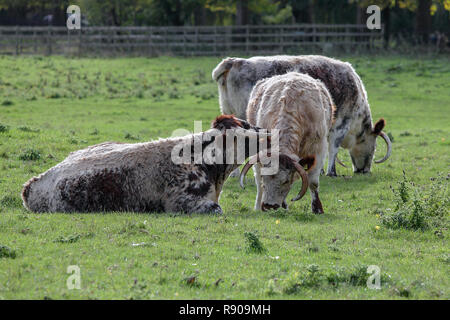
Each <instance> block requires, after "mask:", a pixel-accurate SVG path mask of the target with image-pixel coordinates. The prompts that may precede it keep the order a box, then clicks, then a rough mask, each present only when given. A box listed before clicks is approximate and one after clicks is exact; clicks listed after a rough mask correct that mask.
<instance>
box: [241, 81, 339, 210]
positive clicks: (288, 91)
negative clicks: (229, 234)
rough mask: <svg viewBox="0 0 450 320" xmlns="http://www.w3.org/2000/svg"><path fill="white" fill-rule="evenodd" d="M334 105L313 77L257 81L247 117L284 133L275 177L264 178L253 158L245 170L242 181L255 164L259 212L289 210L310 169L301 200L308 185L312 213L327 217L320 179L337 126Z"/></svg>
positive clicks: (254, 123)
mask: <svg viewBox="0 0 450 320" xmlns="http://www.w3.org/2000/svg"><path fill="white" fill-rule="evenodd" d="M334 111H335V106H334V104H333V100H332V99H331V96H330V94H329V92H328V90H327V88H326V87H325V85H324V84H323V83H322V82H321V81H319V80H315V79H313V78H311V77H310V76H308V75H306V74H302V73H297V72H289V73H286V74H284V75H280V76H274V77H271V78H267V79H264V80H260V81H258V83H257V84H256V85H255V87H254V89H253V91H252V93H251V95H250V101H249V104H248V108H247V119H248V121H249V122H250V124H252V125H257V126H259V127H262V128H266V129H269V130H270V131H274V129H277V130H278V133H279V152H280V158H279V171H278V173H276V174H274V175H262V176H261V164H260V163H255V162H257V157H258V155H256V156H253V157H252V158H250V160H249V162H248V163H247V164H246V165H245V166H244V169H243V170H242V173H241V186H242V187H243V178H244V176H245V174H246V173H247V171H248V170H249V168H250V167H251V166H252V164H253V163H255V180H256V187H257V196H256V202H255V209H256V210H263V211H266V210H269V209H277V208H279V207H283V208H287V204H286V201H285V199H286V196H287V195H288V193H289V190H290V189H291V185H292V183H293V182H294V180H295V178H296V177H297V176H298V174H297V173H300V176H302V178H303V174H304V169H303V167H306V166H308V172H307V179H303V180H306V181H307V182H308V184H303V188H302V189H301V191H300V193H299V194H298V196H297V197H295V198H294V199H293V201H295V200H299V199H301V198H302V197H303V195H304V194H305V192H306V189H307V187H308V185H309V189H310V192H311V209H312V211H313V212H314V213H323V207H322V203H321V202H320V199H319V175H320V170H321V168H322V167H323V163H324V159H325V156H326V152H327V147H328V141H327V140H328V132H329V130H330V128H331V125H332V122H333V114H334Z"/></svg>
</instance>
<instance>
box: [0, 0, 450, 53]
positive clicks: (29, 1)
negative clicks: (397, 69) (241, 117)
mask: <svg viewBox="0 0 450 320" xmlns="http://www.w3.org/2000/svg"><path fill="white" fill-rule="evenodd" d="M71 4H75V5H78V6H79V7H80V9H81V30H70V31H69V30H67V28H66V20H67V18H68V15H69V14H67V13H66V10H67V7H68V6H69V5H71ZM369 5H378V6H379V7H380V9H381V23H382V29H381V30H377V29H375V30H369V29H368V28H367V27H366V21H367V18H368V17H369V14H367V13H366V9H367V7H368V6H369ZM449 12H450V0H363V1H357V0H333V1H332V0H248V1H246V0H231V1H225V0H120V1H119V0H110V1H103V0H78V1H76V0H72V1H64V0H63V1H61V0H60V1H49V0H47V1H46V0H0V26H1V27H0V52H2V53H9V54H23V53H41V54H54V53H63V54H89V53H91V54H92V53H93V54H127V55H130V54H136V55H151V56H153V55H161V54H165V55H167V54H171V55H223V54H225V53H227V54H231V53H243V54H249V55H250V54H255V53H267V54H268V53H294V52H295V53H311V52H322V53H323V52H325V53H327V52H335V51H345V52H346V53H349V52H354V51H355V50H357V51H369V50H372V51H373V50H380V49H383V50H386V49H389V50H397V51H408V50H410V47H411V46H420V47H423V46H426V47H432V48H433V50H436V51H439V52H440V51H446V50H448V46H449V41H448V38H449V35H450V17H449ZM428 50H429V49H428Z"/></svg>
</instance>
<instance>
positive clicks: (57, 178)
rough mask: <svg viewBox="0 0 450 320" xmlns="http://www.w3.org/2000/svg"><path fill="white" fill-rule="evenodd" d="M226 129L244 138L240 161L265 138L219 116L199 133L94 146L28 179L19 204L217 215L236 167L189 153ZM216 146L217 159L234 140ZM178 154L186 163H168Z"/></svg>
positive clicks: (60, 208)
mask: <svg viewBox="0 0 450 320" xmlns="http://www.w3.org/2000/svg"><path fill="white" fill-rule="evenodd" d="M229 129H233V130H234V129H240V130H239V131H240V132H241V134H242V135H244V137H245V138H243V139H242V140H244V141H245V153H246V154H245V156H246V157H248V156H251V155H253V154H255V153H256V152H257V151H259V150H258V148H259V142H260V141H259V140H256V139H257V138H258V137H263V136H267V134H265V135H264V133H262V132H259V129H258V128H256V127H254V126H251V125H250V124H249V123H248V122H247V121H245V120H240V119H237V118H235V117H233V116H227V115H222V116H219V117H217V118H216V119H215V121H214V122H213V123H212V129H210V130H208V131H206V132H203V133H198V134H193V135H188V136H185V137H180V138H169V139H160V140H157V141H151V142H145V143H134V144H128V143H117V142H105V143H101V144H97V145H94V146H90V147H87V148H86V149H83V150H79V151H75V152H72V153H71V154H70V155H69V156H68V157H67V158H66V159H65V160H64V161H63V162H61V163H59V164H58V165H56V166H54V167H53V168H51V169H49V170H47V171H46V172H44V173H43V174H41V175H39V176H38V177H34V178H32V179H30V180H29V181H28V182H27V183H26V184H25V185H24V188H23V191H22V199H23V204H24V206H25V207H26V208H27V209H29V210H31V211H34V212H99V211H135V212H184V213H193V212H197V213H221V212H222V209H221V208H220V206H219V204H218V201H219V195H220V192H221V190H222V186H223V184H224V182H225V180H226V178H227V177H228V175H229V173H230V172H231V171H232V170H234V169H235V168H236V167H237V166H238V164H237V163H236V164H235V163H232V164H226V161H216V162H210V164H208V163H206V162H205V161H203V158H201V159H200V162H197V161H195V162H194V160H192V159H194V158H192V157H193V156H191V154H192V153H191V152H190V151H192V149H195V148H196V146H198V145H200V150H201V151H202V152H205V150H207V148H208V147H212V146H215V145H216V144H215V143H214V142H215V140H216V138H217V137H219V136H222V138H223V137H224V136H225V135H226V134H227V133H228V132H229ZM249 136H250V137H252V136H253V137H255V140H256V141H257V144H258V147H257V148H256V150H255V151H254V152H253V153H252V154H249V152H250V150H252V149H255V148H249V141H250V140H251V138H249ZM221 140H225V141H223V142H222V144H221V146H222V149H221V150H217V149H214V148H210V149H212V150H213V152H214V151H215V152H216V153H217V154H218V157H220V156H222V157H225V156H226V155H227V153H229V152H230V151H231V150H233V152H234V149H235V148H236V147H237V146H238V144H237V142H236V141H237V140H238V139H236V137H234V138H233V140H231V141H230V142H231V143H228V145H227V142H228V140H227V139H221ZM242 140H241V141H242ZM198 141H200V144H196V142H198ZM218 145H219V144H218ZM219 147H220V145H219ZM185 150H188V151H185ZM184 152H185V153H184ZM183 153H184V155H186V156H187V157H188V158H189V159H188V161H187V163H179V164H177V163H176V162H174V161H173V159H174V155H176V156H177V157H178V156H180V157H182V156H183ZM234 154H237V152H235V153H233V155H234ZM194 156H196V154H195V150H194ZM233 157H234V156H233ZM234 158H235V157H234ZM223 159H225V158H223ZM223 159H222V160H223ZM235 159H236V158H235ZM219 162H221V163H222V164H220V163H219Z"/></svg>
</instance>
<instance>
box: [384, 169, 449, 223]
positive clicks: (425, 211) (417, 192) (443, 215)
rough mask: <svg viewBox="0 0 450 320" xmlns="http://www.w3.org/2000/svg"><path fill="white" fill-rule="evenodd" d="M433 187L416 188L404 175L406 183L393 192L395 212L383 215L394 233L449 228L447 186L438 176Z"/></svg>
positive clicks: (403, 182) (402, 182) (399, 184)
mask: <svg viewBox="0 0 450 320" xmlns="http://www.w3.org/2000/svg"><path fill="white" fill-rule="evenodd" d="M432 181H433V183H432V184H431V186H430V187H424V186H422V187H420V186H416V185H415V184H414V183H413V182H411V181H410V180H408V178H407V177H406V174H405V172H403V180H402V181H400V182H399V183H398V187H397V188H393V187H391V189H392V192H393V193H394V199H395V200H394V201H395V209H394V211H393V212H392V213H383V214H382V215H381V221H382V223H383V224H384V225H385V226H387V227H388V228H391V229H400V228H403V229H411V230H425V229H428V228H430V227H441V226H447V225H448V212H449V210H448V209H449V204H450V200H449V194H448V183H447V182H446V180H445V179H444V178H443V176H442V175H441V176H439V177H437V178H432Z"/></svg>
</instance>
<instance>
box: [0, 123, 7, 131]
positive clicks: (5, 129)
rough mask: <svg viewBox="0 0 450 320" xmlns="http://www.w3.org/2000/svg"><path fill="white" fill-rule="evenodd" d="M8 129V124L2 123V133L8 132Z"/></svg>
mask: <svg viewBox="0 0 450 320" xmlns="http://www.w3.org/2000/svg"><path fill="white" fill-rule="evenodd" d="M8 130H9V128H8V126H6V125H4V124H1V123H0V133H1V132H6V131H8Z"/></svg>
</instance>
